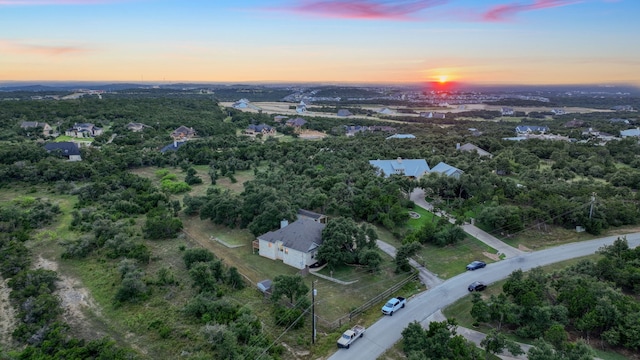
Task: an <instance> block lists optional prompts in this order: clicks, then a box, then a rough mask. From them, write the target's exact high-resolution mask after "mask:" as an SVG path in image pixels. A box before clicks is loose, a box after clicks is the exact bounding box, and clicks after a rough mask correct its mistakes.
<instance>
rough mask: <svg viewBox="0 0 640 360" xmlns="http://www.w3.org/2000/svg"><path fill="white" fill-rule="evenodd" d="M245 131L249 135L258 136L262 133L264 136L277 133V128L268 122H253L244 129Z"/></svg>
mask: <svg viewBox="0 0 640 360" xmlns="http://www.w3.org/2000/svg"><path fill="white" fill-rule="evenodd" d="M244 133H245V135H249V136H256V135H258V134H262V135H263V136H272V135H275V134H276V129H274V128H273V127H271V126H269V125H267V124H260V125H255V124H251V125H249V126H248V127H247V128H246V129H245V130H244Z"/></svg>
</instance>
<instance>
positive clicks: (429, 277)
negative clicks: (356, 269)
mask: <svg viewBox="0 0 640 360" xmlns="http://www.w3.org/2000/svg"><path fill="white" fill-rule="evenodd" d="M376 243H377V244H378V247H379V248H380V250H382V251H384V252H385V253H386V254H388V255H389V256H391V257H392V258H394V259H395V257H396V248H395V247H394V246H393V245H390V244H388V243H386V242H384V241H382V240H377V241H376ZM409 265H411V266H412V267H413V268H415V269H416V270H418V271H419V274H418V277H419V278H420V281H421V282H422V283H423V284H425V285H426V286H427V289H431V288H432V287H435V286H437V285H438V284H440V283H442V282H443V281H444V280H442V279H440V278H439V277H437V276H436V274H434V273H432V272H431V271H429V270H428V269H427V268H425V267H424V266H422V265H420V264H418V262H417V261H415V260H413V259H409Z"/></svg>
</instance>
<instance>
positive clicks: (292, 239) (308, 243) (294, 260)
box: [257, 218, 325, 269]
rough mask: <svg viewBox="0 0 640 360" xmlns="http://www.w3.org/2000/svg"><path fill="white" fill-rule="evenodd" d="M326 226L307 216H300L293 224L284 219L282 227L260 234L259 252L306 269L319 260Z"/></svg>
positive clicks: (297, 267)
mask: <svg viewBox="0 0 640 360" xmlns="http://www.w3.org/2000/svg"><path fill="white" fill-rule="evenodd" d="M324 228H325V224H323V223H320V222H317V221H314V220H311V219H307V218H299V219H298V220H296V221H294V222H293V223H291V224H289V223H288V222H287V221H286V220H283V221H282V223H281V225H280V229H278V230H275V231H270V232H268V233H266V234H263V235H260V236H258V238H257V240H258V249H259V254H260V256H264V257H266V258H269V259H272V260H282V262H284V263H285V264H287V265H289V266H293V267H294V268H296V269H304V268H306V267H308V266H311V265H313V264H315V263H316V262H317V260H316V255H317V252H318V248H319V247H320V245H322V230H324Z"/></svg>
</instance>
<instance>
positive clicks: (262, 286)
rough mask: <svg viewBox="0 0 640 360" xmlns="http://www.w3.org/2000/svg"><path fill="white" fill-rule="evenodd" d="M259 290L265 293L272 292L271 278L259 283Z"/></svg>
mask: <svg viewBox="0 0 640 360" xmlns="http://www.w3.org/2000/svg"><path fill="white" fill-rule="evenodd" d="M257 286H258V290H260V292H261V293H263V294H271V280H269V279H267V280H262V281H260V282H259V283H258V285H257Z"/></svg>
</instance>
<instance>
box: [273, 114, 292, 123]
mask: <svg viewBox="0 0 640 360" xmlns="http://www.w3.org/2000/svg"><path fill="white" fill-rule="evenodd" d="M288 118H289V117H288V116H283V115H276V116H274V117H273V121H275V122H277V123H281V122H282V121H283V120H287V119H288Z"/></svg>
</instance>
